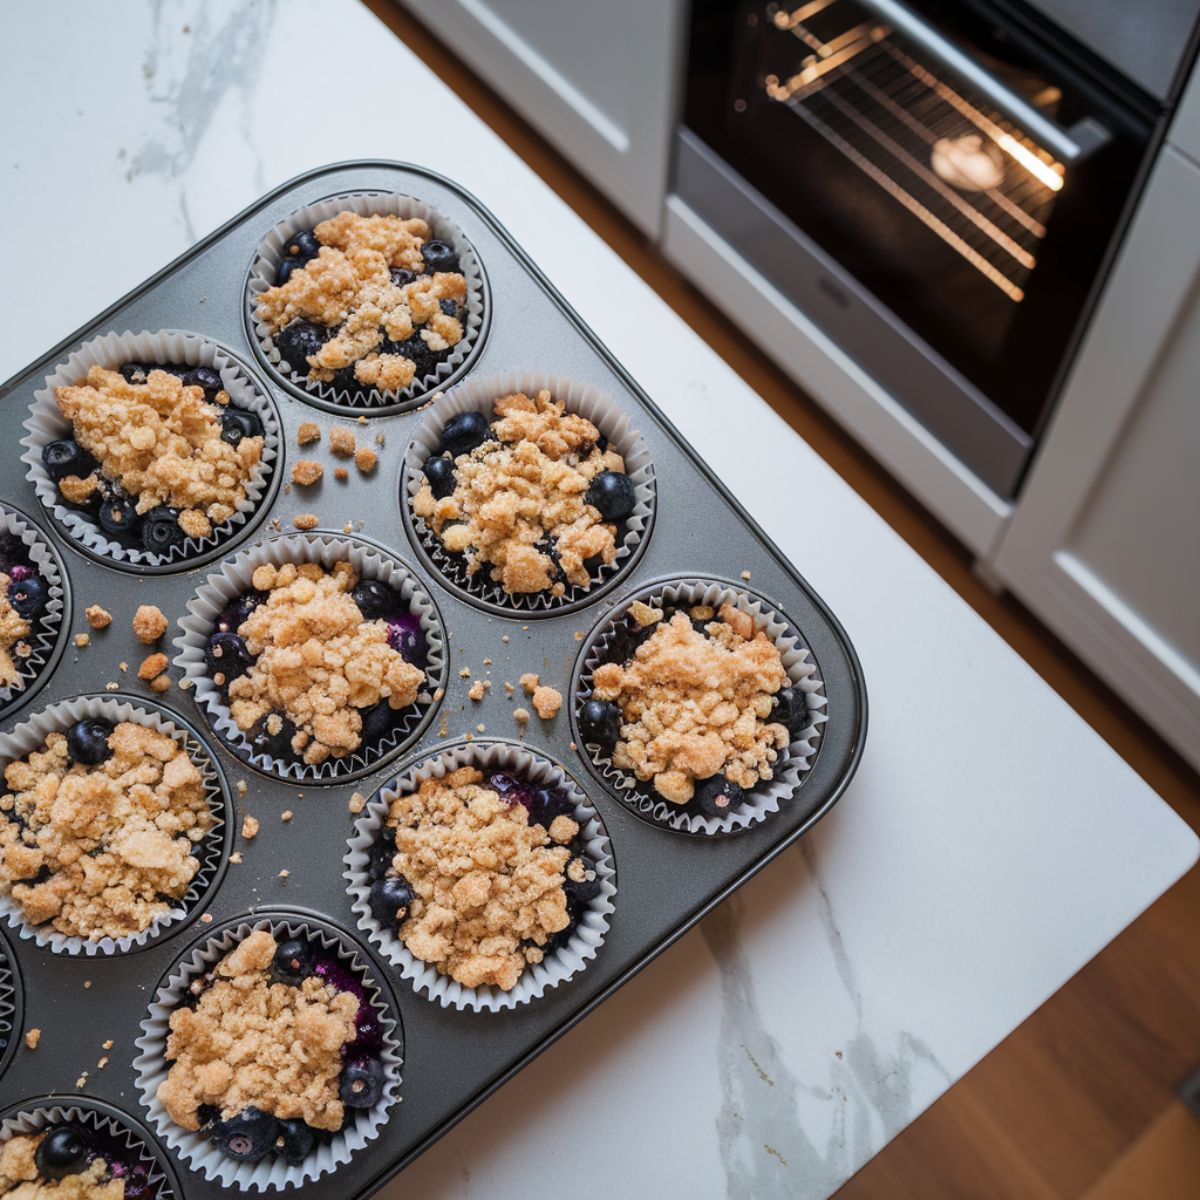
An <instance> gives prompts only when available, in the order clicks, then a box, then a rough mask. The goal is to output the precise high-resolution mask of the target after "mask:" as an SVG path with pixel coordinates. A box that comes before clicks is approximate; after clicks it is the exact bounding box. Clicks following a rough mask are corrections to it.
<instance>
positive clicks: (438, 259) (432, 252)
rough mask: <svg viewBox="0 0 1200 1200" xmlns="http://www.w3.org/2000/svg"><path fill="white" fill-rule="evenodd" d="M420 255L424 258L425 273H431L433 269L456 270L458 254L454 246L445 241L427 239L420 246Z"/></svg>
mask: <svg viewBox="0 0 1200 1200" xmlns="http://www.w3.org/2000/svg"><path fill="white" fill-rule="evenodd" d="M421 257H422V258H423V259H424V260H425V273H426V274H427V275H432V274H433V273H434V272H435V271H457V270H458V255H457V254H455V253H454V247H453V246H448V245H446V243H445V242H439V241H436V240H435V241H429V242H426V243H425V245H423V246H422V247H421Z"/></svg>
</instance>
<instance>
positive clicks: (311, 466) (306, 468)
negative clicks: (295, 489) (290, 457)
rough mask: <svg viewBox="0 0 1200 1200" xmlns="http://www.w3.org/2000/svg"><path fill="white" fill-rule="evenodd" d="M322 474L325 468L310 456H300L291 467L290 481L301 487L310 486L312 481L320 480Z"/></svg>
mask: <svg viewBox="0 0 1200 1200" xmlns="http://www.w3.org/2000/svg"><path fill="white" fill-rule="evenodd" d="M324 474H325V468H324V467H323V466H321V464H320V463H319V462H315V461H314V460H313V459H311V458H301V459H298V460H297V461H296V465H295V466H294V467H293V468H292V482H293V483H298V484H299V485H300V486H301V487H312V485H313V484H314V483H318V482H319V481H320V479H321V476H322V475H324Z"/></svg>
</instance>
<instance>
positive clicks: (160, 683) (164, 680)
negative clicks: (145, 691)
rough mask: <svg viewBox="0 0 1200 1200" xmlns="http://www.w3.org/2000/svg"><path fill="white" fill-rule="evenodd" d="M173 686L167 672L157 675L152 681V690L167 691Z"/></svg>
mask: <svg viewBox="0 0 1200 1200" xmlns="http://www.w3.org/2000/svg"><path fill="white" fill-rule="evenodd" d="M170 686H171V677H170V675H167V674H165V673H164V674H162V675H158V676H156V677H155V678H154V679H152V680H151V681H150V690H151V691H152V692H165V691H166V690H167V689H168V688H169V687H170Z"/></svg>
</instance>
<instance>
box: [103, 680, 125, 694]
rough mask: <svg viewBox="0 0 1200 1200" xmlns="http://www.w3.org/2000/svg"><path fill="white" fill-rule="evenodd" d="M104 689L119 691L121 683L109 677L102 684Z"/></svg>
mask: <svg viewBox="0 0 1200 1200" xmlns="http://www.w3.org/2000/svg"><path fill="white" fill-rule="evenodd" d="M104 690H105V691H106V692H119V691H120V690H121V685H120V684H119V683H117V682H116V681H115V680H112V679H110V680H109V681H108V682H107V683H106V684H105V685H104Z"/></svg>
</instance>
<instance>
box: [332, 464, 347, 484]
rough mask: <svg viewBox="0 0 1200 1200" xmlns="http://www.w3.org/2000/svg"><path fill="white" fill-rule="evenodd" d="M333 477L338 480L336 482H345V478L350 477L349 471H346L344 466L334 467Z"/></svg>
mask: <svg viewBox="0 0 1200 1200" xmlns="http://www.w3.org/2000/svg"><path fill="white" fill-rule="evenodd" d="M333 477H334V479H336V480H337V481H338V483H345V482H346V480H347V479H349V478H350V472H349V471H347V470H346V468H345V467H334V468H333Z"/></svg>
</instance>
